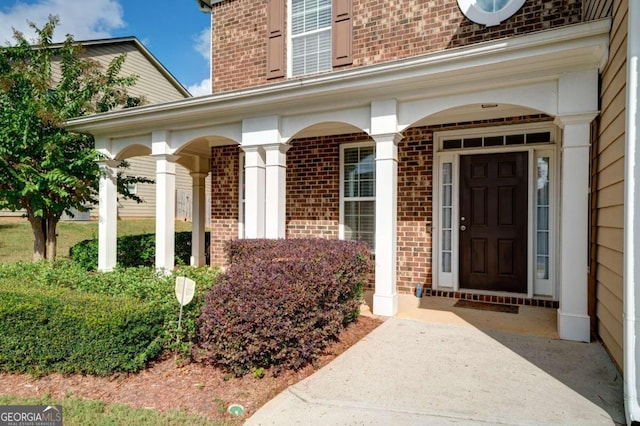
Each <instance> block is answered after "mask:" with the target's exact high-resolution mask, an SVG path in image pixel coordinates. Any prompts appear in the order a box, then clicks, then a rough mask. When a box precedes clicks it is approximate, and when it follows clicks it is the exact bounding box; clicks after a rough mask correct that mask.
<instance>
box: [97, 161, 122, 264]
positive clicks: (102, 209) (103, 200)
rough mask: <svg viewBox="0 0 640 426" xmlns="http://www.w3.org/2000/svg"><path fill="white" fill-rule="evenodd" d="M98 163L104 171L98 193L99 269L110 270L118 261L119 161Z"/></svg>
mask: <svg viewBox="0 0 640 426" xmlns="http://www.w3.org/2000/svg"><path fill="white" fill-rule="evenodd" d="M98 165H99V166H100V170H101V171H102V173H103V175H102V176H101V177H100V183H99V195H98V200H99V204H98V271H101V272H108V271H111V270H113V268H115V266H116V262H117V261H118V259H117V245H118V185H117V183H118V182H117V179H118V174H117V167H118V162H117V161H114V160H105V161H100V162H99V163H98Z"/></svg>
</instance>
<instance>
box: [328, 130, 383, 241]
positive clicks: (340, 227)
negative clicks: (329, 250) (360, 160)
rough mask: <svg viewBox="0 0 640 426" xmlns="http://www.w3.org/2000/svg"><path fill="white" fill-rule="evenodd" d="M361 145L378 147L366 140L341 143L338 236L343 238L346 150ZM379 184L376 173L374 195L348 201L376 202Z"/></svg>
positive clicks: (352, 198) (350, 198)
mask: <svg viewBox="0 0 640 426" xmlns="http://www.w3.org/2000/svg"><path fill="white" fill-rule="evenodd" d="M360 147H366V148H373V149H374V152H375V149H376V144H375V142H373V141H365V142H353V143H345V144H341V145H340V170H339V173H340V214H339V221H340V222H339V225H338V238H340V239H341V240H344V239H345V229H344V210H345V208H344V203H345V195H344V151H345V150H346V149H350V148H360ZM377 186H378V176H377V173H376V180H375V187H374V191H373V193H374V196H373V197H348V199H347V200H346V201H373V202H374V204H375V201H376V197H377ZM375 214H377V212H376V213H374V218H375ZM373 232H374V241H375V234H376V229H375V225H374V231H373ZM373 253H375V250H374V251H373Z"/></svg>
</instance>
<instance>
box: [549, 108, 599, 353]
mask: <svg viewBox="0 0 640 426" xmlns="http://www.w3.org/2000/svg"><path fill="white" fill-rule="evenodd" d="M594 117H595V115H594V114H593V113H590V114H577V115H563V116H559V117H558V118H557V120H556V123H558V124H559V125H560V126H561V127H563V129H564V131H563V143H562V189H561V192H562V195H561V209H562V213H561V225H560V259H561V261H560V289H559V295H560V309H558V334H559V336H560V338H561V339H565V340H576V341H580V342H589V341H590V337H591V336H590V334H591V333H590V322H589V315H588V312H587V309H588V308H587V307H588V299H587V295H588V288H587V282H588V248H589V238H588V236H589V232H588V231H589V161H590V157H589V141H590V128H591V126H590V125H591V121H592V120H593V118H594Z"/></svg>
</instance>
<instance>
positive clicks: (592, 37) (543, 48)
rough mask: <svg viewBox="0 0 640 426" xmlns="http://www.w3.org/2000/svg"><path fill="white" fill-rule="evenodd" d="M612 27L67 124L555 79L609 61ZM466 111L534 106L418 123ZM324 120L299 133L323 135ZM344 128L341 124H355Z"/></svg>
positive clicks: (129, 127)
mask: <svg viewBox="0 0 640 426" xmlns="http://www.w3.org/2000/svg"><path fill="white" fill-rule="evenodd" d="M609 27H610V21H609V20H602V21H594V22H589V23H583V24H577V25H573V26H568V27H563V28H560V29H553V30H547V31H541V32H538V33H534V34H529V35H523V36H518V37H513V38H510V39H503V40H497V41H492V42H487V43H481V44H477V45H473V46H468V47H463V48H458V49H451V50H448V51H444V52H438V53H434V54H429V55H424V56H420V57H414V58H409V59H406V60H400V61H395V62H390V63H384V64H378V65H373V66H366V67H359V68H353V69H349V70H345V71H340V72H334V73H329V74H325V75H319V76H311V77H303V78H296V79H290V80H287V81H284V82H281V83H275V84H269V85H264V86H259V87H253V88H250V89H245V90H238V91H233V92H226V93H221V94H213V95H208V96H203V97H198V98H190V99H185V100H180V101H175V102H170V103H165V104H158V105H150V106H143V107H139V108H132V109H128V110H121V111H114V112H109V113H104V114H97V115H93V116H87V117H81V118H76V119H73V120H70V121H69V122H68V123H67V128H68V129H69V130H72V131H78V132H85V133H91V134H93V135H94V136H96V137H103V138H118V137H125V136H128V135H131V134H140V133H141V132H142V133H150V132H152V131H154V130H167V131H173V130H185V129H196V128H202V127H203V126H206V127H207V128H212V127H215V126H229V125H236V126H237V125H238V123H240V125H241V123H242V120H244V119H247V118H252V117H261V116H272V115H274V114H275V115H278V116H280V117H287V116H295V115H300V114H310V113H321V112H325V111H332V110H333V111H335V110H336V109H342V108H358V107H368V106H370V104H371V102H372V101H373V100H378V99H392V98H393V99H396V100H397V101H398V103H399V104H400V103H402V102H410V101H415V100H419V99H424V100H428V99H436V98H439V97H440V98H441V97H446V96H456V95H461V94H465V93H469V92H473V91H478V90H482V91H486V90H492V89H503V90H504V89H508V88H509V87H515V86H518V85H522V84H531V83H536V82H544V81H552V80H556V79H557V78H558V76H559V75H560V74H561V73H564V72H571V71H574V70H581V69H594V68H601V67H602V66H603V65H604V63H606V60H607V58H606V52H607V44H608V32H609ZM471 112H473V114H474V117H475V118H477V117H479V115H478V114H480V116H481V117H483V118H484V116H486V118H496V117H504V116H509V115H511V116H513V115H526V114H529V113H532V110H531V109H530V108H524V107H518V106H510V105H498V107H496V108H486V109H482V108H481V107H480V106H479V105H477V104H476V105H469V106H466V107H462V108H456V109H454V110H451V111H442V112H440V113H437V114H435V115H432V116H431V117H430V118H429V119H426V120H424V122H421V123H420V124H429V123H431V122H443V121H458V120H460V119H461V118H464V116H465V115H468V114H469V113H471ZM539 112H540V111H535V113H539ZM546 112H547V113H553V111H546ZM483 114H484V116H483ZM433 120H435V121H433ZM321 126H322V125H320V127H317V126H316V127H315V128H314V129H313V130H309V131H308V132H307V133H309V135H307V134H306V133H305V134H304V136H311V135H313V134H312V133H317V132H320V133H322V131H323V129H322V127H321ZM345 126H346V127H345V130H347V128H349V129H350V130H351V131H352V130H353V128H352V127H351V126H348V125H345ZM331 130H332V131H333V132H334V134H335V132H336V131H339V129H337V128H336V125H335V124H331ZM203 134H204V133H203ZM298 136H300V135H298ZM191 150H192V151H193V152H185V153H187V154H193V155H201V154H204V150H206V149H205V147H204V146H201V145H198V147H197V148H196V147H194V148H192V149H191Z"/></svg>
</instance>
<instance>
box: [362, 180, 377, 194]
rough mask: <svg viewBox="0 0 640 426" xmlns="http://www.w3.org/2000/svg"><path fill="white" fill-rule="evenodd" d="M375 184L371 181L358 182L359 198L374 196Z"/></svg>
mask: <svg viewBox="0 0 640 426" xmlns="http://www.w3.org/2000/svg"><path fill="white" fill-rule="evenodd" d="M375 190H376V184H375V182H374V181H372V180H367V181H363V182H360V197H373V196H375V195H376V194H375V192H374V191H375Z"/></svg>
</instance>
